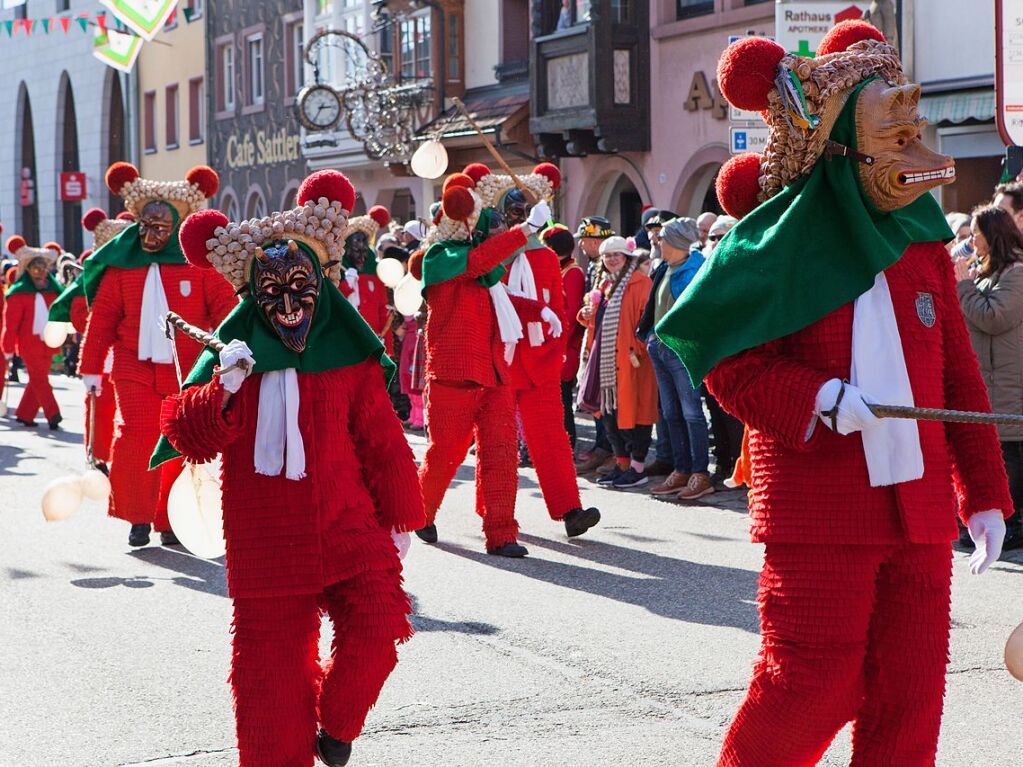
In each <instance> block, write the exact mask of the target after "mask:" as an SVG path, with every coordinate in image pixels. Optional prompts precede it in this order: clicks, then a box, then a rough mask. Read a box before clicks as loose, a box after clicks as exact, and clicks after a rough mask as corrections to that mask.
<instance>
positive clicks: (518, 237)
mask: <svg viewBox="0 0 1023 767" xmlns="http://www.w3.org/2000/svg"><path fill="white" fill-rule="evenodd" d="M525 244H526V235H524V234H523V233H522V230H521V229H520V228H519V227H515V228H514V229H510V230H509V231H507V232H503V233H501V234H498V235H494V236H493V237H491V238H490V239H488V240H484V241H483V243H482V244H480V245H479V246H478V247H476V248H473V249H472V250H471V251H469V261H468V266H467V268H466V270H465V272H464V273H463V274H461V275H459V276H458V277H455V278H454V279H451V280H446V281H445V282H440V283H437V284H436V285H431V286H430V287H428V288H427V289H426V294H425V295H426V307H427V312H426V380H427V381H443V382H445V383H449V384H465V383H468V384H472V385H477V386H497V385H498V384H499V383H507V381H508V376H509V371H508V365H507V364H506V363H505V361H504V343H503V342H502V341H501V336H500V333H499V332H498V328H497V319H496V317H495V315H494V307H493V304H492V303H491V301H490V294H489V293H488V291H487V289H486V288H484V287H483V286H482V285H480V284H479V283H478V282H477V281H476V278H477V277H482V276H483V275H485V274H486V273H487V272H489V271H491V270H492V269H493V268H494V267H495V266H498V265H499V264H500V263H501V262H502V261H503V260H505V259H506V258H508V257H509V256H510V255H511V254H512V253H514V252H515V251H516V250H518V249H519V248H521V247H523V246H525ZM409 269H410V270H411V272H412V274H413V276H415V277H416V279H422V261H421V258H415V259H412V260H411V261H410V262H409ZM512 303H513V304H514V305H515V308H516V309H517V310H518V312H519V316H520V317H521V318H522V321H523V322H526V321H528V320H531V319H536V320H539V319H540V309H541V306H540V304H539V302H537V301H525V300H519V299H513V301H512Z"/></svg>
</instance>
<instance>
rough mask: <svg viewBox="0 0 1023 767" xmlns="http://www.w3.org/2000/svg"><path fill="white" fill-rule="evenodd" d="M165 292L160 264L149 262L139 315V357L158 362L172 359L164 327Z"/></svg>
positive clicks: (172, 348) (165, 311)
mask: <svg viewBox="0 0 1023 767" xmlns="http://www.w3.org/2000/svg"><path fill="white" fill-rule="evenodd" d="M169 311H170V307H169V306H168V305H167V294H166V293H164V292H163V281H162V280H161V279H160V265H159V264H150V265H149V271H148V273H147V274H146V287H145V289H144V290H143V291H142V314H141V316H140V317H139V359H140V360H152V361H153V362H158V363H169V362H173V361H174V347H173V345H172V344H171V340H170V339H169V338H167V333H166V331H165V329H164V322H165V321H166V317H167V312H169Z"/></svg>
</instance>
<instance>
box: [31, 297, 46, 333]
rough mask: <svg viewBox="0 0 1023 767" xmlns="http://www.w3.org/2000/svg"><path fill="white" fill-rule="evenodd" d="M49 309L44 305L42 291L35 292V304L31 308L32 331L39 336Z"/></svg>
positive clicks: (44, 326)
mask: <svg viewBox="0 0 1023 767" xmlns="http://www.w3.org/2000/svg"><path fill="white" fill-rule="evenodd" d="M49 314H50V310H49V309H48V308H47V306H46V299H45V298H43V294H42V293H36V302H35V306H34V307H33V309H32V333H33V335H37V336H39V337H40V338H42V337H43V331H45V330H46V321H47V319H49Z"/></svg>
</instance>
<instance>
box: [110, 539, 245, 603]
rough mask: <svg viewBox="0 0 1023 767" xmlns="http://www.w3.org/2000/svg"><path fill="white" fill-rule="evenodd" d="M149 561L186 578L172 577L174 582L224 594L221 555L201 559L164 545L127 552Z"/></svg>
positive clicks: (207, 592)
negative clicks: (218, 557) (210, 558)
mask: <svg viewBox="0 0 1023 767" xmlns="http://www.w3.org/2000/svg"><path fill="white" fill-rule="evenodd" d="M129 556H131V557H134V558H135V559H141V560H142V561H143V562H146V563H148V564H151V565H156V566H157V567H162V568H163V569H164V570H171V571H173V572H176V573H180V574H181V575H184V576H188V577H186V578H173V579H172V580H173V581H174V583H176V584H178V585H179V586H184V587H185V588H188V589H192V590H193V591H201V592H203V593H204V594H214V595H215V596H220V597H226V596H227V569H226V568H225V567H224V560H223V559H215V560H209V559H200V558H199V557H196V556H193V555H192V554H189V553H188V552H187V551H182V550H180V549H174V548H168V547H166V546H147V547H146V548H143V549H137V550H135V551H132V552H130V553H129Z"/></svg>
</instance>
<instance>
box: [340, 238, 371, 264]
mask: <svg viewBox="0 0 1023 767" xmlns="http://www.w3.org/2000/svg"><path fill="white" fill-rule="evenodd" d="M345 248H346V249H345V255H346V256H347V257H348V263H350V264H351V265H352V268H353V269H356V270H359V271H361V270H362V267H363V266H365V265H366V259H367V258H368V257H369V239H367V237H366V235H365V234H363V233H362V232H355V234H353V235H352V236H351V237H349V238H348V242H347V244H346V246H345Z"/></svg>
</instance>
